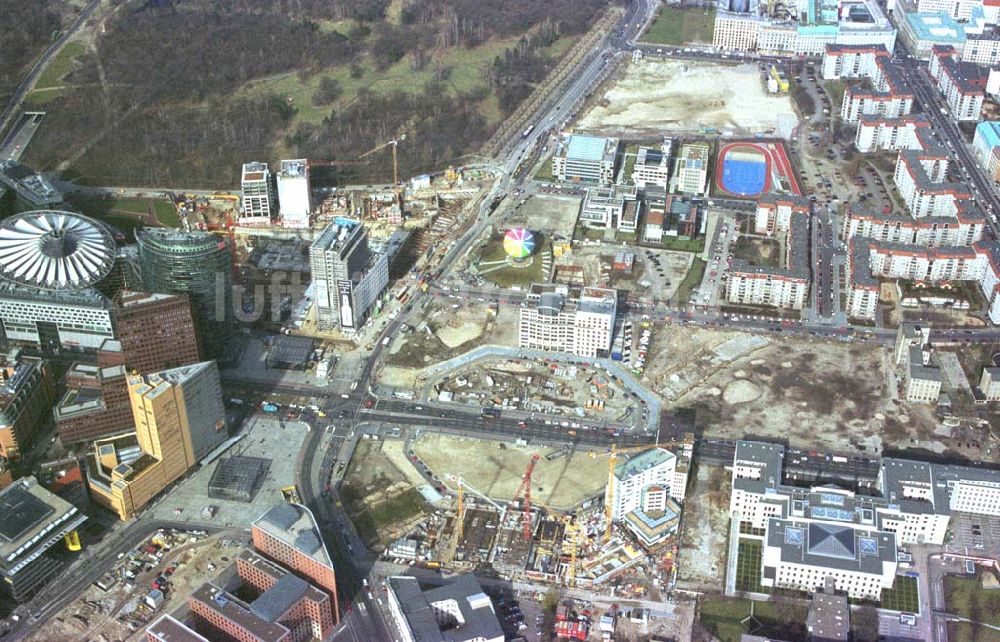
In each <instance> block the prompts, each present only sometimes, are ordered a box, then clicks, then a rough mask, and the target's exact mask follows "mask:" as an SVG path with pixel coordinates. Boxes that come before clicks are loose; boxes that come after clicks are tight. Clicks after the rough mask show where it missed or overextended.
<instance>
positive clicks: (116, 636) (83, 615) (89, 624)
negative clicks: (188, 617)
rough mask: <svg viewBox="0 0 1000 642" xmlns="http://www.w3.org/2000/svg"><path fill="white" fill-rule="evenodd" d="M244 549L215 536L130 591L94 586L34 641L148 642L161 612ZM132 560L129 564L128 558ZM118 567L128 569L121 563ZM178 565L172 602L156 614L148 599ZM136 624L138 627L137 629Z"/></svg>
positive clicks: (188, 547) (176, 553)
mask: <svg viewBox="0 0 1000 642" xmlns="http://www.w3.org/2000/svg"><path fill="white" fill-rule="evenodd" d="M242 548H243V542H242V540H236V539H232V535H225V534H220V535H214V536H211V537H208V538H205V539H200V540H199V541H197V542H195V543H189V544H183V545H180V546H177V547H175V548H174V549H173V550H171V551H170V552H169V553H167V554H166V555H164V556H163V559H162V560H161V561H160V562H159V563H158V564H156V565H155V567H153V568H152V569H151V570H149V571H147V572H144V573H141V574H139V575H138V576H137V577H136V578H135V580H133V581H132V583H133V588H132V589H131V590H128V589H127V587H125V586H124V585H123V584H122V582H118V583H116V584H115V585H114V586H113V587H111V588H109V589H108V590H107V591H104V590H101V589H100V588H98V587H97V586H94V585H91V586H88V587H87V588H86V590H84V592H83V593H82V594H81V595H80V596H79V597H77V598H76V599H75V600H73V601H72V602H70V603H69V604H67V605H66V607H65V608H63V609H62V610H61V611H60V612H59V614H58V615H56V616H55V617H53V618H52V619H50V620H49V621H47V622H46V623H45V624H44V625H43V626H42V627H41V628H39V629H37V630H36V631H35V632H34V633H33V634H32V635H31V637H29V638H28V640H30V641H31V642H52V641H53V640H59V641H65V642H70V641H74V642H75V641H80V642H83V641H85V640H106V641H109V642H111V641H115V642H117V641H124V640H144V639H145V637H143V636H144V633H143V629H144V628H145V625H146V624H149V623H150V622H151V621H152V620H154V619H155V618H156V617H157V616H158V615H159V614H161V613H164V612H170V611H172V610H173V609H175V608H176V607H178V606H180V605H181V604H182V603H184V602H185V601H186V600H187V596H188V595H190V594H191V593H192V592H193V591H194V590H195V589H196V588H198V587H199V586H200V585H201V584H202V583H203V582H205V581H208V580H210V579H215V577H216V576H217V575H219V574H220V573H222V571H223V570H224V569H225V568H226V567H227V566H228V565H229V564H231V563H232V562H233V561H234V560H235V559H236V556H237V555H238V554H239V552H240V550H241V549H242ZM125 561H127V560H125ZM118 565H124V561H121V560H120V561H119V562H118ZM168 567H173V568H174V569H175V571H174V572H173V573H172V574H171V575H170V577H169V590H167V591H165V595H166V600H165V601H164V603H163V604H162V605H161V606H160V608H159V609H157V610H156V611H154V610H152V609H150V608H149V607H148V606H146V605H145V604H144V603H143V601H142V599H143V597H144V596H145V595H146V594H147V593H148V592H149V590H150V589H149V586H150V582H151V581H152V580H153V579H154V578H155V577H156V576H157V574H159V573H162V572H163V570H164V569H166V568H168ZM132 626H138V627H139V628H138V630H137V631H133V630H132Z"/></svg>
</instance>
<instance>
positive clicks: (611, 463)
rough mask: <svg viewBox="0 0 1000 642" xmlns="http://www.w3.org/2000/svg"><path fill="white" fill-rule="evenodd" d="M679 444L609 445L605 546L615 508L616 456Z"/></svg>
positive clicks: (677, 443)
mask: <svg viewBox="0 0 1000 642" xmlns="http://www.w3.org/2000/svg"><path fill="white" fill-rule="evenodd" d="M679 443H680V442H676V441H671V442H667V443H663V444H659V443H657V444H646V445H645V446H633V447H631V448H624V449H622V450H619V449H618V446H617V445H615V444H611V450H610V451H609V452H608V487H607V489H606V490H605V492H604V537H603V539H602V541H603V542H604V543H605V544H607V543H608V541H610V540H611V518H612V516H613V515H614V507H615V465H616V464H617V463H618V455H624V454H626V453H636V454H638V453H642V452H645V451H647V450H652V449H654V448H672V447H674V446H677V445H679Z"/></svg>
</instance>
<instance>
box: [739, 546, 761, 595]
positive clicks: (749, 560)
mask: <svg viewBox="0 0 1000 642" xmlns="http://www.w3.org/2000/svg"><path fill="white" fill-rule="evenodd" d="M763 548H764V545H763V543H762V542H761V541H760V540H756V539H742V538H741V539H740V543H739V544H738V545H737V554H736V555H737V558H736V590H737V591H751V592H754V593H766V592H767V590H766V589H765V588H764V587H763V586H761V585H760V558H761V554H762V553H763Z"/></svg>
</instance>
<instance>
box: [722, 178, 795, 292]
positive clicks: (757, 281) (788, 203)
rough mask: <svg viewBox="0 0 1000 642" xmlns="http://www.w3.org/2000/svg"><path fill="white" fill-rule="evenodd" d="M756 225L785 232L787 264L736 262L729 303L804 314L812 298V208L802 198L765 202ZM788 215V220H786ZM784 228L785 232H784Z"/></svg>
mask: <svg viewBox="0 0 1000 642" xmlns="http://www.w3.org/2000/svg"><path fill="white" fill-rule="evenodd" d="M761 202H762V203H763V207H762V206H761V205H758V210H757V217H756V222H755V224H756V225H761V226H762V227H763V228H765V229H768V228H770V229H773V230H775V232H784V237H785V239H784V240H785V263H784V265H780V266H778V267H769V266H760V265H750V264H749V263H747V262H746V261H744V260H742V259H735V260H733V262H732V263H731V264H730V266H729V268H728V271H727V277H728V278H727V280H726V300H727V301H729V302H730V303H737V304H740V305H763V306H769V307H777V308H791V309H794V310H801V309H802V308H804V307H805V306H806V303H807V301H808V297H809V284H810V281H811V279H810V269H809V216H808V211H809V208H808V206H807V204H806V202H805V201H802V200H800V199H798V198H789V199H784V197H782V199H777V200H772V199H763V200H762V201H761ZM786 215H787V220H786ZM783 226H785V227H784V229H783Z"/></svg>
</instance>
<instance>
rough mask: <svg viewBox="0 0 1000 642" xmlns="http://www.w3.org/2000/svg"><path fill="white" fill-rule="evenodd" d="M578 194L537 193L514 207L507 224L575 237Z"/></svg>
mask: <svg viewBox="0 0 1000 642" xmlns="http://www.w3.org/2000/svg"><path fill="white" fill-rule="evenodd" d="M580 200H581V199H580V198H579V197H577V196H551V195H547V194H536V195H534V196H531V197H529V198H528V199H527V200H525V201H524V203H523V204H519V205H517V206H516V207H515V208H514V211H513V212H511V213H510V214H509V215H508V217H507V219H506V220H505V221H504V223H505V225H507V226H509V227H524V228H526V229H529V230H532V231H541V232H547V233H548V235H549V236H551V237H552V238H559V237H561V238H564V239H569V238H572V237H573V228H574V226H575V225H576V217H577V216H578V215H579V214H580Z"/></svg>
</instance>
